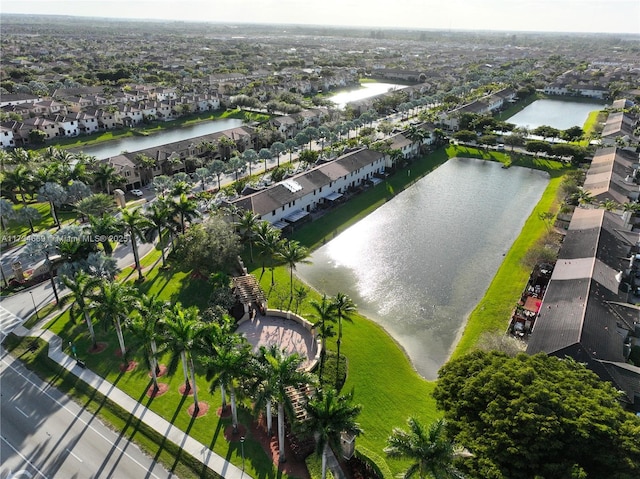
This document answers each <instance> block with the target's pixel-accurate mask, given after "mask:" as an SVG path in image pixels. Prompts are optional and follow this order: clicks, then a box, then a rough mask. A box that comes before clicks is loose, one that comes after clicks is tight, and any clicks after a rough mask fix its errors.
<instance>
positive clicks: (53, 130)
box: [20, 117, 60, 140]
mask: <svg viewBox="0 0 640 479" xmlns="http://www.w3.org/2000/svg"><path fill="white" fill-rule="evenodd" d="M23 125H24V127H23V128H20V130H22V131H23V133H22V134H21V136H22V137H23V138H28V137H29V134H28V133H27V134H26V135H24V130H28V131H29V132H30V131H31V130H41V131H44V132H45V133H46V134H47V138H46V139H47V140H51V139H53V138H55V137H57V136H60V127H59V126H58V124H57V123H56V122H54V121H51V120H49V119H47V118H42V117H35V118H27V119H26V120H24V122H23Z"/></svg>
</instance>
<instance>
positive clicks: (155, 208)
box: [145, 201, 171, 267]
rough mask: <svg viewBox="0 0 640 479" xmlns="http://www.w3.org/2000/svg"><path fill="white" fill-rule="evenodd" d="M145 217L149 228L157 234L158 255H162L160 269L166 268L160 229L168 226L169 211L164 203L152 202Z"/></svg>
mask: <svg viewBox="0 0 640 479" xmlns="http://www.w3.org/2000/svg"><path fill="white" fill-rule="evenodd" d="M145 216H146V217H147V219H148V220H149V227H150V228H153V229H155V230H156V231H157V232H158V245H159V246H160V254H161V255H162V267H165V266H166V260H165V257H164V245H163V244H162V229H163V228H165V227H167V226H168V225H169V222H170V221H171V209H170V208H169V205H167V203H166V202H164V201H154V202H153V204H152V205H151V207H150V208H149V209H147V211H146V212H145Z"/></svg>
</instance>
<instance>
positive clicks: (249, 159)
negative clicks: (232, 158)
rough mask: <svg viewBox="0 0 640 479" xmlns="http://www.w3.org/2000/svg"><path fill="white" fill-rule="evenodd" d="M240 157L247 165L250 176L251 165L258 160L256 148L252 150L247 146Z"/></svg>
mask: <svg viewBox="0 0 640 479" xmlns="http://www.w3.org/2000/svg"><path fill="white" fill-rule="evenodd" d="M242 159H243V160H244V161H245V162H246V163H247V165H248V166H249V176H251V166H252V165H254V164H255V162H256V161H258V153H256V150H254V149H253V148H247V149H246V150H244V151H243V152H242Z"/></svg>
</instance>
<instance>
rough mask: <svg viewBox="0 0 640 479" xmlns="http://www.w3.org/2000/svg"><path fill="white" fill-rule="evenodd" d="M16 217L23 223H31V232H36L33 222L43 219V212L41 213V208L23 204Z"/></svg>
mask: <svg viewBox="0 0 640 479" xmlns="http://www.w3.org/2000/svg"><path fill="white" fill-rule="evenodd" d="M16 218H17V220H18V221H20V222H21V223H24V222H26V223H27V224H28V225H29V229H30V230H31V234H34V233H35V228H34V227H33V224H34V223H36V222H38V221H40V220H41V219H42V214H40V210H38V209H37V208H34V207H33V206H23V207H22V208H20V210H18V212H17V213H16Z"/></svg>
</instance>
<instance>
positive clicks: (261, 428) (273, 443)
mask: <svg viewBox="0 0 640 479" xmlns="http://www.w3.org/2000/svg"><path fill="white" fill-rule="evenodd" d="M238 427H239V425H238ZM273 430H274V435H273V436H271V437H269V435H268V434H267V426H266V420H264V421H263V420H259V421H254V422H253V423H252V424H251V428H250V431H251V435H252V436H253V439H255V440H256V441H258V442H259V443H260V445H261V446H262V449H264V452H265V453H266V454H267V456H268V457H270V458H271V461H272V462H273V465H274V466H275V467H276V469H277V470H278V471H281V472H284V473H285V474H288V475H290V476H293V477H298V478H300V479H311V476H310V475H309V471H308V470H307V465H306V463H305V462H304V459H298V458H296V456H294V455H293V452H292V451H291V447H290V446H289V441H287V440H286V439H285V441H284V452H285V457H286V458H287V461H286V462H284V463H281V462H280V449H279V447H278V435H277V430H278V422H277V420H276V418H275V417H274V421H273ZM225 437H226V436H225Z"/></svg>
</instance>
